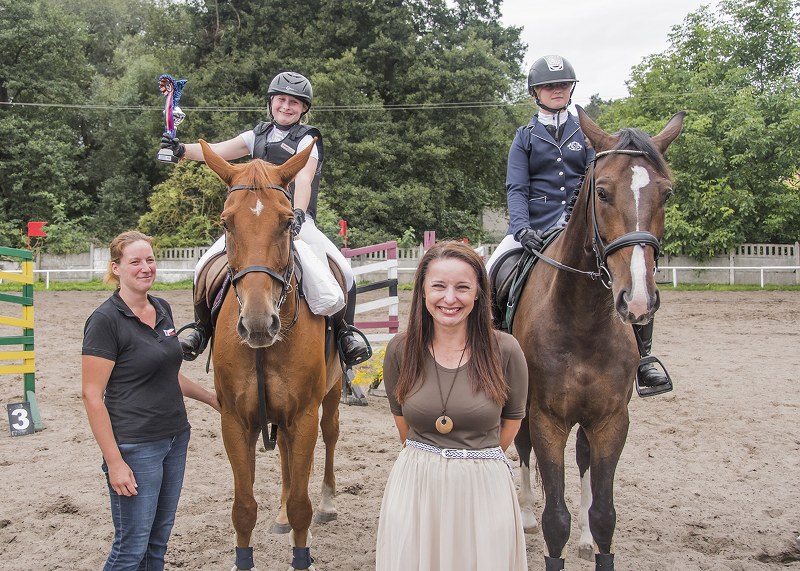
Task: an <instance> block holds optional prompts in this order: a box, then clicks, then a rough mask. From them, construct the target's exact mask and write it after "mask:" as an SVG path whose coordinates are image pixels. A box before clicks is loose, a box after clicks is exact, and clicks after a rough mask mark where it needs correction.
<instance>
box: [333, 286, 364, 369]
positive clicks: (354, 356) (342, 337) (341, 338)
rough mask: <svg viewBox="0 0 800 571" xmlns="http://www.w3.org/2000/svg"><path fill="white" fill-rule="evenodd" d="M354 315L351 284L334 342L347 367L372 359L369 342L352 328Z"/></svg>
mask: <svg viewBox="0 0 800 571" xmlns="http://www.w3.org/2000/svg"><path fill="white" fill-rule="evenodd" d="M355 315H356V285H355V284H353V287H351V288H350V290H349V291H348V292H347V306H346V307H345V309H344V316H343V317H342V318H341V319H339V320H338V323H337V325H336V328H337V330H338V332H337V334H336V340H337V345H338V346H339V352H340V354H341V355H342V360H343V361H344V363H345V365H347V366H348V367H352V366H354V365H358V364H359V363H363V362H364V361H366V360H367V359H369V358H370V357H372V347H370V345H369V342H368V341H367V340H366V338H365V337H364V336H363V335H362V334H361V332H360V331H359V330H358V329H356V328H355V327H353V319H354V318H355Z"/></svg>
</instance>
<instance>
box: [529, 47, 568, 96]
mask: <svg viewBox="0 0 800 571" xmlns="http://www.w3.org/2000/svg"><path fill="white" fill-rule="evenodd" d="M561 81H567V82H570V83H572V84H573V87H574V84H575V83H577V82H578V78H577V77H576V76H575V68H574V67H572V64H571V63H569V62H568V61H567V60H565V59H564V58H563V57H561V56H557V55H549V56H544V57H540V58H539V59H537V60H536V61H535V62H533V65H532V66H531V70H530V71H529V72H528V93H530V94H531V95H535V94H534V92H533V88H534V87H536V86H538V85H544V84H545V83H559V82H561Z"/></svg>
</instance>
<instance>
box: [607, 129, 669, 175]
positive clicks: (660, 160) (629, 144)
mask: <svg viewBox="0 0 800 571" xmlns="http://www.w3.org/2000/svg"><path fill="white" fill-rule="evenodd" d="M614 135H615V136H617V137H619V140H618V141H617V144H616V145H614V148H613V150H615V151H618V150H620V149H626V150H633V151H642V152H645V153H647V159H648V160H649V161H650V164H652V165H653V167H654V168H655V169H656V172H657V173H658V174H660V175H661V176H666V177H669V176H670V174H669V167H668V166H667V161H665V160H664V157H663V156H661V153H660V152H659V150H658V149H656V146H655V145H654V144H653V142H652V141H651V140H650V135H648V134H647V133H645V132H644V131H642V130H641V129H634V128H632V127H627V128H625V129H620V130H619V131H617V132H616V133H614Z"/></svg>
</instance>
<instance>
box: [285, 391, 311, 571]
mask: <svg viewBox="0 0 800 571" xmlns="http://www.w3.org/2000/svg"><path fill="white" fill-rule="evenodd" d="M318 411H319V404H317V405H316V406H312V407H309V408H307V409H306V410H305V411H304V412H303V413H301V414H300V415H298V416H297V417H295V419H294V422H293V423H292V425H291V427H289V428H288V429H287V431H286V433H285V434H286V446H287V448H288V457H287V461H288V463H289V473H290V474H291V478H290V479H289V489H288V494H287V497H286V513H287V515H288V517H289V525H291V526H292V533H291V542H292V569H309V568H311V553H310V549H309V544H310V539H311V538H310V533H309V531H308V528H309V526H310V525H311V515H312V512H313V510H312V507H311V499H310V498H309V496H308V482H309V479H310V477H311V468H312V466H313V463H314V446H315V445H316V442H317V430H318V429H317V426H318V423H319V412H318Z"/></svg>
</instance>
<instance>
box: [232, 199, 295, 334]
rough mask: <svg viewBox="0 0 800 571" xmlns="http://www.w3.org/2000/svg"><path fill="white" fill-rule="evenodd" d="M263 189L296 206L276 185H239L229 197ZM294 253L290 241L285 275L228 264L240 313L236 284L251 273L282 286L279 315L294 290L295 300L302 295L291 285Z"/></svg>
mask: <svg viewBox="0 0 800 571" xmlns="http://www.w3.org/2000/svg"><path fill="white" fill-rule="evenodd" d="M262 189H274V190H279V191H281V192H282V193H283V195H284V196H285V197H286V198H287V199H288V200H289V203H290V204H292V205H294V197H293V195H292V193H291V192H290V191H289V190H287V189H286V188H285V187H283V186H280V185H276V184H264V185H257V186H254V185H248V184H237V185H235V186H232V187H230V188H229V189H228V196H230V195H231V193H233V192H235V191H237V190H252V191H255V190H262ZM226 232H227V231H226ZM294 252H295V249H294V240H291V239H290V240H289V259H288V260H287V261H286V269H285V270H284V272H283V274H279V273H278V272H276V271H275V270H273V269H272V268H270V267H267V266H247V267H245V268H244V269H242V270H239V271H237V270H236V269H234V267H233V266H231V265H230V263H229V264H228V276H229V278H230V282H231V286H232V287H233V293H234V295H235V296H236V301H237V302H238V304H239V311H240V312H241V310H242V305H243V302H242V299H241V298H240V297H239V292H238V291H237V289H236V282H238V281H239V280H240V279H241V278H243V277H244V276H246V275H247V274H249V273H253V272H256V273H263V274H267V275H268V276H269V277H271V278H272V279H274V280H275V281H276V282H278V283H279V284H280V286H281V295H280V297H279V298H278V303H277V304H276V307H275V311H276V312H278V313H280V311H281V307H282V306H283V304H284V302H285V301H286V298H287V297H288V296H289V293H290V292H291V291H292V290H293V289H294V293H295V298H298V297H299V295H300V293H299V291H298V290H297V288H293V287H292V283H291V282H292V277H293V276H294ZM299 306H300V304H299V303H295V315H294V318H293V319H292V322H291V323H290V324H289V325H288V326H287V327H286V329H287V330H288V329H290V328H291V327H292V326H293V325H294V324H295V323H296V322H297V317H298V315H299Z"/></svg>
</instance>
